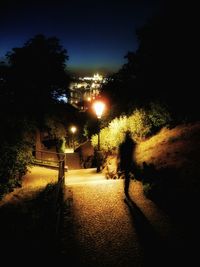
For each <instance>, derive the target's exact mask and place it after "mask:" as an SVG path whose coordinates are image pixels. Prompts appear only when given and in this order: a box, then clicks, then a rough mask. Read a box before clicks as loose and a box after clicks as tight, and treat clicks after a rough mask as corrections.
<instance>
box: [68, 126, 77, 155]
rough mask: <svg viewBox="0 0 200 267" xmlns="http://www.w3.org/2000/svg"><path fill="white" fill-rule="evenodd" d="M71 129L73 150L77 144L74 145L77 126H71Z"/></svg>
mask: <svg viewBox="0 0 200 267" xmlns="http://www.w3.org/2000/svg"><path fill="white" fill-rule="evenodd" d="M70 130H71V132H72V144H73V150H75V146H74V134H75V133H76V131H77V128H76V126H72V127H71V128H70Z"/></svg>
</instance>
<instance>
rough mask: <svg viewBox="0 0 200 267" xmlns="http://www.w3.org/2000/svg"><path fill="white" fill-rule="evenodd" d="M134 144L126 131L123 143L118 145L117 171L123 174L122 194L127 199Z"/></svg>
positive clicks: (129, 133)
mask: <svg viewBox="0 0 200 267" xmlns="http://www.w3.org/2000/svg"><path fill="white" fill-rule="evenodd" d="M135 146H136V143H135V141H134V140H133V139H132V137H131V132H130V131H126V133H125V139H124V141H123V142H122V143H121V144H120V145H119V151H118V152H119V153H118V159H119V169H120V171H121V172H122V173H123V174H124V193H125V196H126V197H127V198H130V196H129V185H130V179H131V171H133V167H134V161H133V154H134V150H135Z"/></svg>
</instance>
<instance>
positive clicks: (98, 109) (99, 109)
mask: <svg viewBox="0 0 200 267" xmlns="http://www.w3.org/2000/svg"><path fill="white" fill-rule="evenodd" d="M93 108H94V111H95V113H96V116H97V119H98V146H97V172H100V170H101V159H100V157H101V155H100V119H101V117H102V114H103V112H104V109H105V103H104V102H102V101H100V100H97V101H95V102H94V104H93Z"/></svg>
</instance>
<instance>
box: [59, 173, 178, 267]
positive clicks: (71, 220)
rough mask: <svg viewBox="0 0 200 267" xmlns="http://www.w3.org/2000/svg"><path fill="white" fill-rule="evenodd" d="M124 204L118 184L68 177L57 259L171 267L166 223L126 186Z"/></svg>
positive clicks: (89, 176)
mask: <svg viewBox="0 0 200 267" xmlns="http://www.w3.org/2000/svg"><path fill="white" fill-rule="evenodd" d="M131 198H132V200H133V201H132V202H131V201H129V202H127V203H125V202H124V194H123V180H106V179H105V178H104V176H103V175H102V174H97V173H96V172H95V169H86V170H76V171H75V170H74V171H69V173H68V174H67V177H66V208H65V214H64V218H63V225H62V229H61V233H60V238H61V247H60V250H61V255H62V256H64V257H65V256H66V258H67V259H68V260H71V261H73V262H74V264H73V265H74V266H81V267H85V266H87V267H88V266H95V267H103V266H105V267H111V266H116V267H117V266H119V267H121V266H123V267H126V266H127V267H129V266H136V267H137V266H147V265H148V266H149V265H150V264H154V266H165V263H166V262H167V264H166V265H168V264H171V266H173V262H174V260H175V259H173V257H174V254H173V253H174V250H175V249H176V248H177V245H178V246H179V245H180V243H176V242H175V238H174V230H173V228H172V227H171V222H170V220H169V218H168V217H167V216H166V214H164V213H163V212H162V211H161V210H159V209H158V208H157V207H156V206H155V205H154V203H153V202H152V201H150V200H148V199H146V198H145V196H144V195H143V190H142V185H141V183H140V182H136V181H133V182H132V183H131Z"/></svg>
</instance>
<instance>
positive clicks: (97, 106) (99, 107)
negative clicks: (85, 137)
mask: <svg viewBox="0 0 200 267" xmlns="http://www.w3.org/2000/svg"><path fill="white" fill-rule="evenodd" d="M93 108H94V111H95V113H96V115H97V118H98V119H101V116H102V114H103V112H104V109H105V103H103V102H102V101H96V102H94V104H93Z"/></svg>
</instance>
